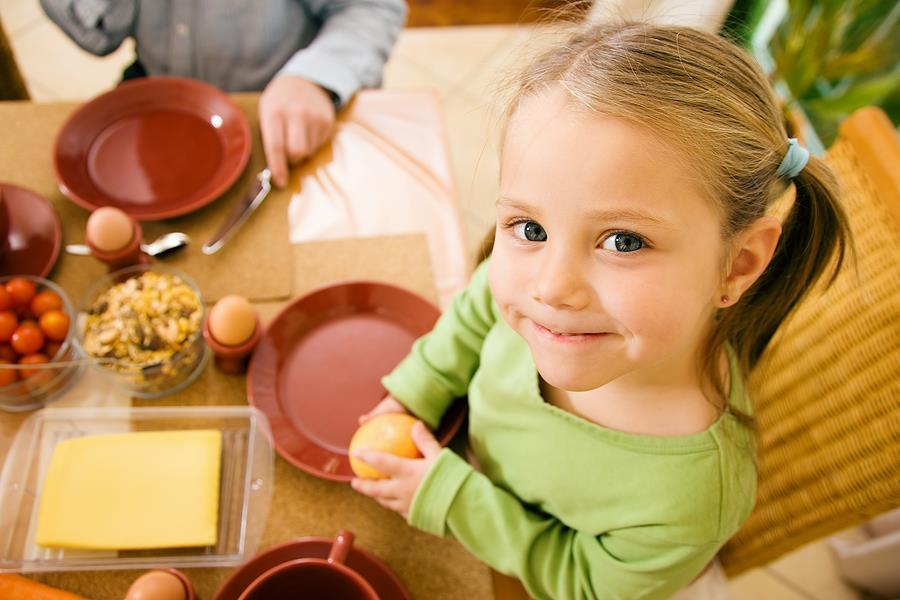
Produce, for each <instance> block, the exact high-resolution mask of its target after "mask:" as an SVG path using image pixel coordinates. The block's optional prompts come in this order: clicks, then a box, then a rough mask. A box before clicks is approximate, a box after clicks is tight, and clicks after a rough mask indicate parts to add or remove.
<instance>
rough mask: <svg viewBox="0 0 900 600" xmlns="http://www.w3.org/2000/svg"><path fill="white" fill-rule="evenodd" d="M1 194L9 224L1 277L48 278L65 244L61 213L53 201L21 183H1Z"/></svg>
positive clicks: (0, 269) (0, 261)
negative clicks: (28, 276)
mask: <svg viewBox="0 0 900 600" xmlns="http://www.w3.org/2000/svg"><path fill="white" fill-rule="evenodd" d="M0 195H2V197H3V204H4V205H5V206H6V217H7V223H8V225H7V227H8V229H7V234H6V247H5V248H6V251H5V252H3V253H2V255H0V276H3V275H35V276H37V277H46V276H47V274H48V273H49V272H50V269H52V268H53V265H54V264H56V259H57V258H58V257H59V248H60V246H61V245H62V229H61V227H60V223H59V215H57V214H56V211H55V210H54V209H53V205H52V204H50V201H49V200H47V199H46V198H43V197H41V196H38V195H37V194H35V193H34V192H32V191H31V190H27V189H25V188H22V187H19V186H17V185H12V184H11V183H0ZM0 243H2V242H0Z"/></svg>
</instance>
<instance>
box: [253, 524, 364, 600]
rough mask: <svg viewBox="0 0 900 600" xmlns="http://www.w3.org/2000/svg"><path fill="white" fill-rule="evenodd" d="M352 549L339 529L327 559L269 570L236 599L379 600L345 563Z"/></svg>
mask: <svg viewBox="0 0 900 600" xmlns="http://www.w3.org/2000/svg"><path fill="white" fill-rule="evenodd" d="M352 547H353V534H352V533H351V532H349V531H344V530H341V531H339V532H338V534H337V537H336V538H335V540H334V544H332V546H331V552H329V554H328V559H322V558H298V559H296V560H291V561H288V562H285V563H281V564H280V565H277V566H275V567H272V568H271V569H269V570H268V571H266V572H265V573H263V574H262V575H260V576H259V577H257V578H256V579H254V580H253V583H251V584H250V585H249V586H247V589H245V590H244V593H242V594H241V595H240V597H239V598H238V600H283V599H284V598H310V599H315V598H340V599H341V600H378V594H377V593H376V592H375V590H374V589H372V586H371V585H369V582H367V581H366V580H365V579H363V578H362V576H360V574H359V573H357V572H356V571H354V570H353V569H351V568H350V567H348V566H347V565H345V564H344V562H345V561H346V560H347V555H348V554H349V553H350V549H351V548H352Z"/></svg>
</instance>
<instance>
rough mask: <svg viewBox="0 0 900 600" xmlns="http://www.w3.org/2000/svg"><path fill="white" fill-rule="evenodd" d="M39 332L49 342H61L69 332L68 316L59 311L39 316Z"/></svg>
mask: <svg viewBox="0 0 900 600" xmlns="http://www.w3.org/2000/svg"><path fill="white" fill-rule="evenodd" d="M41 331H43V332H44V335H45V336H47V337H48V338H50V339H51V340H54V341H57V342H61V341H63V340H64V339H66V334H67V333H68V332H69V315H67V314H66V313H64V312H63V311H61V310H51V311H47V312H45V313H44V314H43V315H41Z"/></svg>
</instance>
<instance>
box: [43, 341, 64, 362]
mask: <svg viewBox="0 0 900 600" xmlns="http://www.w3.org/2000/svg"><path fill="white" fill-rule="evenodd" d="M60 348H62V342H54V341H52V340H48V341H47V343H45V344H44V349H43V350H41V352H43V353H44V354H46V355H47V358H49V359H50V360H51V361H52V360H53V359H54V358H56V355H57V354H59V349H60Z"/></svg>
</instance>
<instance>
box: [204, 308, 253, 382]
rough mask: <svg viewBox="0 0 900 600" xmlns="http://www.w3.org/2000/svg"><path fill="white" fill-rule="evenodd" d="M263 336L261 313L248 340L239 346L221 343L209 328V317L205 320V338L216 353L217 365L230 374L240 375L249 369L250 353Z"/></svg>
mask: <svg viewBox="0 0 900 600" xmlns="http://www.w3.org/2000/svg"><path fill="white" fill-rule="evenodd" d="M261 337H262V323H260V321H259V315H256V318H255V321H254V325H253V334H252V335H251V336H250V337H249V338H248V339H247V341H246V342H244V343H243V344H239V345H237V346H228V345H226V344H222V343H220V342H219V341H218V340H216V338H214V337H213V334H212V332H211V331H210V330H209V318H207V319H206V320H205V321H203V339H204V340H205V341H206V345H207V346H209V347H210V349H211V350H212V351H213V354H215V357H216V366H217V367H218V368H219V370H220V371H222V372H223V373H228V374H229V375H240V374H241V373H245V372H246V371H247V363H248V362H249V361H250V353H251V352H253V349H254V348H255V347H256V344H258V343H259V340H260V338H261Z"/></svg>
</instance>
